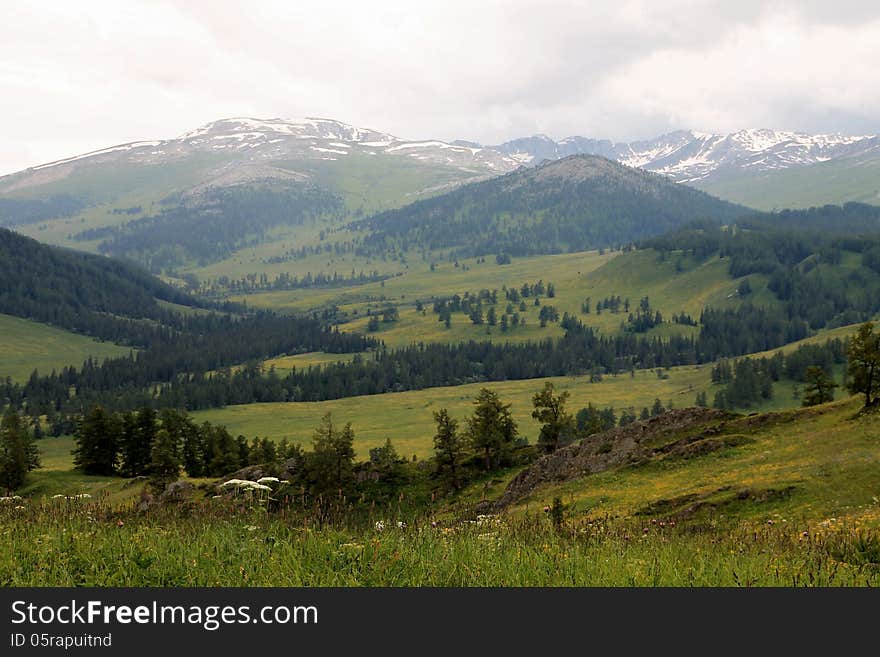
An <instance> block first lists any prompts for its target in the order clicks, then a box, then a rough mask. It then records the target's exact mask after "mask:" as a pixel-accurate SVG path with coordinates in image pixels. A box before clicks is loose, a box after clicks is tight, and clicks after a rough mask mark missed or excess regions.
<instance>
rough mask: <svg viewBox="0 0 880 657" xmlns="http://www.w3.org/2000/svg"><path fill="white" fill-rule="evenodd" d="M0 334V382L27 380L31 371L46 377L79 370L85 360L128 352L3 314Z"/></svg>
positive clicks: (110, 344) (116, 355)
mask: <svg viewBox="0 0 880 657" xmlns="http://www.w3.org/2000/svg"><path fill="white" fill-rule="evenodd" d="M0 335H2V336H3V337H2V338H0V379H5V378H6V377H7V376H9V377H12V379H13V381H19V382H24V381H27V378H28V377H29V376H30V375H31V373H32V372H33V371H34V369H36V370H37V371H38V372H40V373H41V374H48V373H49V372H51V371H52V370H57V371H60V370H61V368H62V367H65V366H67V365H74V366H76V367H80V366H81V365H82V364H83V362H84V361H85V360H86V359H87V358H89V357H92V358H94V359H95V360H99V361H100V360H103V359H104V358H112V357H118V356H124V355H126V354H128V353H129V348H127V347H120V346H117V345H115V344H113V343H111V342H100V341H98V340H95V339H93V338H90V337H88V336H85V335H79V334H76V333H71V332H69V331H64V330H62V329H57V328H54V327H52V326H47V325H46V324H40V323H39V322H33V321H29V320H26V319H21V318H20V317H12V316H10V315H3V314H0Z"/></svg>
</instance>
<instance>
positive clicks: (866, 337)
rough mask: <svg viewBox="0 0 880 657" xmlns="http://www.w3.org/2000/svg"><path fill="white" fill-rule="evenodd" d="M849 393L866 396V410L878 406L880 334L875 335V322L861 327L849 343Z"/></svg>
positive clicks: (879, 389) (879, 390)
mask: <svg viewBox="0 0 880 657" xmlns="http://www.w3.org/2000/svg"><path fill="white" fill-rule="evenodd" d="M847 357H848V359H849V365H848V366H847V372H848V374H849V379H850V381H849V391H850V392H852V393H853V394H856V393H862V394H864V395H865V408H869V407H871V406H876V405H877V400H878V395H880V334H877V333H874V322H866V323H864V324H862V325H861V326H860V327H859V330H858V331H857V332H856V334H855V336H853V338H852V340H850V343H849V349H848V351H847Z"/></svg>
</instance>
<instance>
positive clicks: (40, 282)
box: [0, 228, 198, 342]
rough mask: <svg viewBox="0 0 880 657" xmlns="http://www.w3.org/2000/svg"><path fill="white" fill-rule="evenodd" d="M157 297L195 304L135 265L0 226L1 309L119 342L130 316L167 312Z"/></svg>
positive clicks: (150, 317) (149, 317) (145, 317)
mask: <svg viewBox="0 0 880 657" xmlns="http://www.w3.org/2000/svg"><path fill="white" fill-rule="evenodd" d="M157 299H161V300H163V301H169V302H172V303H177V304H182V305H185V306H194V305H198V302H196V301H195V300H194V299H193V298H192V297H190V296H189V295H187V294H186V293H184V292H182V291H180V290H177V289H175V288H173V287H171V286H170V285H167V284H165V283H163V282H162V281H160V280H159V279H157V278H155V277H154V276H151V275H150V274H149V273H147V272H146V271H143V270H142V269H140V268H139V267H137V266H135V265H131V264H128V263H126V262H122V261H119V260H113V259H110V258H106V257H102V256H96V255H90V254H86V253H79V252H76V251H69V250H67V249H61V248H58V247H53V246H47V245H45V244H41V243H40V242H37V241H36V240H32V239H30V238H28V237H23V236H22V235H19V234H17V233H15V232H12V231H10V230H6V229H3V228H0V313H5V314H8V315H15V316H17V317H24V318H27V319H34V320H37V321H40V322H45V323H47V324H52V325H55V326H59V327H61V328H65V329H69V330H73V331H78V332H81V333H86V334H89V335H94V336H96V337H101V338H105V339H111V340H119V339H120V338H125V337H130V336H124V335H122V336H121V335H119V333H120V332H123V333H124V332H125V331H126V330H128V329H129V328H130V325H131V323H132V322H131V321H130V320H160V321H161V320H162V319H163V318H164V317H165V316H166V315H167V311H165V310H164V309H163V308H162V307H161V306H160V304H159V303H158V301H157ZM123 320H124V321H126V322H127V326H122V325H121V322H122V321H123ZM121 341H122V342H128V341H129V340H125V339H123V340H121Z"/></svg>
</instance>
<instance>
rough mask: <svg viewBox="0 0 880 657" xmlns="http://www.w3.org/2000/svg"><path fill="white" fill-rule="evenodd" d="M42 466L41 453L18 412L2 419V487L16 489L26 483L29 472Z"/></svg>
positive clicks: (0, 443)
mask: <svg viewBox="0 0 880 657" xmlns="http://www.w3.org/2000/svg"><path fill="white" fill-rule="evenodd" d="M39 467H40V453H39V450H38V449H37V446H36V444H35V443H34V439H33V436H31V434H30V433H28V430H27V426H26V425H25V422H24V420H23V419H22V418H21V416H20V415H19V414H18V413H15V412H8V413H6V415H4V416H3V420H2V421H0V488H2V489H5V490H7V491H14V490H15V489H16V488H21V486H22V485H24V481H25V477H26V476H27V473H28V472H30V471H31V470H33V469H35V468H39Z"/></svg>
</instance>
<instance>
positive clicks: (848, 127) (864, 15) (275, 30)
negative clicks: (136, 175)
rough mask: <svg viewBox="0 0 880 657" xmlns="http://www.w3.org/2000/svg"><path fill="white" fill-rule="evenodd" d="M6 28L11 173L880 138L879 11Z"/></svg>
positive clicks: (674, 7) (222, 14)
mask: <svg viewBox="0 0 880 657" xmlns="http://www.w3.org/2000/svg"><path fill="white" fill-rule="evenodd" d="M734 5H735V6H734ZM0 11H2V15H3V21H2V23H0V97H2V98H3V101H2V103H0V173H8V172H11V171H15V170H18V169H22V168H24V167H27V166H31V165H36V164H40V163H42V162H46V161H49V160H53V159H58V158H61V157H64V156H69V155H73V154H77V153H81V152H84V151H88V150H93V149H97V148H101V147H105V146H108V145H113V144H118V143H122V142H126V141H133V140H139V139H161V138H169V137H174V136H177V135H179V134H181V133H183V132H185V131H187V130H190V129H192V128H194V127H197V126H199V125H201V124H204V123H207V122H208V121H211V120H214V119H218V118H222V117H230V116H256V117H297V116H322V117H331V118H336V119H339V120H341V121H345V122H347V123H352V124H355V125H359V126H363V127H371V128H376V129H379V130H383V131H386V132H391V133H393V134H395V135H398V136H400V137H402V138H410V139H421V138H440V139H471V140H474V141H480V142H483V143H497V142H500V141H503V140H505V139H510V138H513V137H518V136H524V135H529V134H533V133H537V132H543V133H546V134H548V135H550V136H551V137H554V138H561V137H565V136H568V135H572V134H581V135H585V136H591V137H606V138H611V139H615V140H632V139H638V138H647V137H652V136H656V135H658V134H660V133H663V132H666V131H669V130H673V129H678V128H693V129H697V130H702V131H706V132H728V131H733V130H737V129H740V128H743V127H771V128H784V129H795V130H803V131H809V132H844V133H850V134H869V133H870V134H873V133H877V132H880V66H878V65H877V62H880V5H878V3H876V2H874V1H873V0H863V1H861V2H851V1H849V0H835V2H826V1H815V2H811V1H809V0H800V1H797V2H793V1H777V2H774V1H767V0H762V1H757V0H756V1H752V0H738V1H737V2H736V3H734V2H729V1H724V2H710V1H699V0H644V1H643V0H632V1H629V0H612V1H608V2H605V1H599V0H595V1H592V2H586V1H584V2H575V1H564V0H531V1H525V0H503V1H494V0H479V1H478V2H477V1H474V0H467V1H464V2H458V1H456V0H443V1H440V2H434V1H426V2H421V1H419V0H401V1H397V0H394V1H375V0H374V1H371V2H365V1H363V0H352V1H348V2H336V1H334V0H317V1H312V0H277V1H273V0H248V1H247V2H225V1H222V0H212V1H210V2H201V1H196V0H190V1H188V2H183V1H179V2H175V1H165V2H163V1H161V0H143V1H140V0H110V1H106V2H102V1H91V0H77V1H76V2H57V1H40V0H33V1H29V2H21V1H20V0H0Z"/></svg>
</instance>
